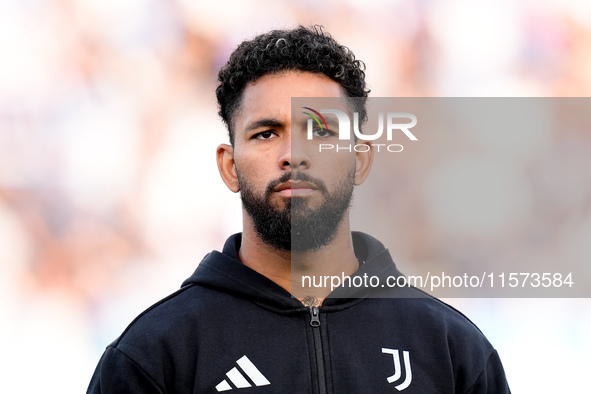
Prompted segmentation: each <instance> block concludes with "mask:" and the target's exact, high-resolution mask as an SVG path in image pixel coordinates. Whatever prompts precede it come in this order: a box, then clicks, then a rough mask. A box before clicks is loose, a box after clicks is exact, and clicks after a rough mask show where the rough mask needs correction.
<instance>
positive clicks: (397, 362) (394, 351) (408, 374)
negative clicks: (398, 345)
mask: <svg viewBox="0 0 591 394" xmlns="http://www.w3.org/2000/svg"><path fill="white" fill-rule="evenodd" d="M382 353H386V354H391V355H392V357H393V358H394V375H392V376H390V377H388V383H394V382H396V381H398V380H400V378H401V377H402V369H401V368H400V354H399V351H398V349H388V348H385V347H383V348H382ZM402 357H403V358H404V370H405V371H406V377H405V379H404V382H402V383H400V384H399V385H397V386H394V388H395V389H396V390H398V391H402V390H404V389H405V388H407V387H408V386H410V382H412V370H411V369H410V354H409V353H408V350H403V351H402Z"/></svg>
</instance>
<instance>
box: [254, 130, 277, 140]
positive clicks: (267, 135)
mask: <svg viewBox="0 0 591 394" xmlns="http://www.w3.org/2000/svg"><path fill="white" fill-rule="evenodd" d="M274 135H275V133H273V132H272V131H271V130H267V131H262V132H260V133H258V134H256V135H255V138H256V139H259V140H268V139H271V138H273V136H274Z"/></svg>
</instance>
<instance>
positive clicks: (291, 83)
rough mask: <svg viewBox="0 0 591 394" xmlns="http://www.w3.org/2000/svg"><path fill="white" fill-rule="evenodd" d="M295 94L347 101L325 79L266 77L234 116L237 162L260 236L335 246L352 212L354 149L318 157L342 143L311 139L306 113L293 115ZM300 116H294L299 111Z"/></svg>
mask: <svg viewBox="0 0 591 394" xmlns="http://www.w3.org/2000/svg"><path fill="white" fill-rule="evenodd" d="M292 97H344V95H343V91H342V88H341V87H340V85H339V84H338V83H336V82H334V81H332V80H331V79H330V78H328V77H326V76H324V75H322V74H313V73H307V72H285V73H281V74H273V75H266V76H263V77H261V78H259V79H258V80H257V81H255V82H254V83H250V84H248V85H247V87H246V88H245V90H244V93H243V98H242V103H241V106H240V108H239V109H238V111H237V112H236V115H235V117H234V119H233V124H234V133H235V134H234V150H233V158H234V165H235V171H236V176H237V180H238V187H239V189H240V192H241V198H242V201H243V205H244V208H245V210H246V212H247V213H248V215H249V217H250V219H251V220H252V222H253V224H254V227H255V229H256V231H257V233H258V235H259V237H260V238H261V239H262V240H263V241H264V242H265V243H267V244H269V245H271V246H273V247H275V248H277V249H280V250H293V251H301V250H314V249H318V248H320V247H322V246H324V245H326V244H327V243H329V242H330V241H331V240H332V239H333V237H334V235H335V234H336V231H337V228H338V226H339V224H340V223H341V221H342V219H343V216H344V215H345V213H346V212H347V209H348V207H349V204H350V201H351V196H352V192H353V185H354V182H355V176H356V158H355V153H354V152H351V153H349V152H346V151H340V152H338V153H333V152H326V151H324V152H319V149H318V144H319V143H333V144H336V143H338V137H337V136H336V135H331V134H330V133H326V132H323V133H322V132H321V133H317V134H316V135H315V137H314V139H313V140H307V139H306V132H307V120H308V117H307V116H306V115H304V114H301V116H300V115H299V114H298V115H297V116H294V119H292V117H291V98H292ZM294 115H295V114H294Z"/></svg>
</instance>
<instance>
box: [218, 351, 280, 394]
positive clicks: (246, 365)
mask: <svg viewBox="0 0 591 394" xmlns="http://www.w3.org/2000/svg"><path fill="white" fill-rule="evenodd" d="M236 364H238V366H239V367H240V369H242V372H244V374H245V375H246V376H248V378H249V379H250V382H249V381H248V380H247V379H246V378H245V377H244V375H243V374H242V373H241V372H240V370H239V369H238V368H236V367H234V368H232V369H231V370H229V371H228V372H227V373H226V376H227V377H228V379H229V380H230V382H232V384H233V385H234V386H235V387H236V388H237V389H243V388H247V387H252V384H251V382H252V383H253V384H254V385H255V386H257V387H258V386H267V385H269V384H271V383H270V382H269V381H268V380H267V378H266V377H265V375H263V374H262V373H261V371H259V369H258V368H257V367H256V366H255V365H254V364H253V363H252V361H250V360H249V358H248V357H246V356H242V357H240V358H239V359H238V360H237V361H236ZM215 389H216V390H217V391H218V392H220V391H228V390H232V389H233V387H232V386H231V385H230V383H228V380H226V379H224V380H222V381H221V382H220V383H219V384H218V385H217V386H215Z"/></svg>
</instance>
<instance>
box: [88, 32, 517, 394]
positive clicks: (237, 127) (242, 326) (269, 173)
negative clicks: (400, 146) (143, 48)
mask: <svg viewBox="0 0 591 394" xmlns="http://www.w3.org/2000/svg"><path fill="white" fill-rule="evenodd" d="M364 77H365V75H364V72H363V71H362V63H361V62H359V61H357V60H355V57H354V55H353V54H352V53H351V52H350V51H349V50H348V49H347V48H345V47H343V46H340V45H339V44H337V43H336V42H335V41H334V40H333V39H332V38H331V37H330V36H328V35H327V34H324V33H323V32H322V31H321V30H319V29H316V28H315V29H311V30H309V29H306V28H303V27H300V28H297V29H295V30H290V31H272V32H270V33H268V34H264V35H261V36H258V37H256V38H255V39H253V40H252V41H246V42H243V43H242V44H241V45H240V46H239V47H238V48H237V49H236V51H235V52H234V53H233V54H232V56H231V57H230V60H229V61H228V64H227V65H226V66H225V67H224V68H223V69H222V70H221V71H220V74H219V81H220V85H219V87H218V89H217V97H218V101H219V104H220V115H221V116H222V118H223V120H224V121H225V123H226V124H227V127H228V131H229V135H230V143H231V144H230V145H221V146H220V147H218V150H217V161H218V167H219V170H220V174H221V176H222V179H223V180H224V182H225V183H226V185H227V186H228V187H229V188H230V190H232V191H233V192H240V193H241V198H242V203H243V232H242V233H241V234H236V235H234V236H232V237H230V238H229V239H228V240H227V241H226V244H225V246H224V248H223V251H222V252H217V251H213V252H211V253H210V254H208V255H207V256H206V257H205V258H204V259H203V261H202V262H201V263H200V264H199V266H198V268H197V270H196V271H195V273H194V274H193V275H192V276H191V277H190V278H189V279H187V280H186V281H185V282H184V283H183V286H182V287H181V289H180V290H179V291H177V292H176V293H174V294H172V295H171V296H169V297H168V298H166V299H164V300H162V301H160V302H159V303H157V304H156V305H154V306H152V307H151V308H149V309H148V310H147V311H145V312H144V313H142V314H141V315H140V316H139V317H138V318H136V319H135V321H134V322H133V323H132V324H131V325H130V326H129V327H128V328H127V329H126V330H125V332H124V333H123V334H122V335H121V336H120V337H119V338H118V339H117V340H116V341H115V342H114V343H112V344H111V345H110V346H109V347H108V348H107V350H106V351H105V353H104V355H103V357H102V358H101V361H100V362H99V365H98V367H97V369H96V371H95V374H94V376H93V378H92V381H91V383H90V387H89V390H88V391H89V392H90V393H132V392H133V393H135V392H137V393H216V392H223V391H240V392H245V393H247V392H253V393H254V392H261V393H263V392H266V393H390V392H398V391H403V390H405V392H407V393H507V392H509V389H508V387H507V382H506V379H505V375H504V372H503V368H502V366H501V363H500V360H499V358H498V356H497V353H496V351H495V350H494V348H493V347H492V346H491V345H490V344H489V342H488V341H487V340H486V338H485V337H484V336H483V335H482V334H481V333H480V331H479V330H478V329H477V328H476V327H475V326H474V325H473V324H472V323H471V322H470V321H469V320H468V319H467V318H466V317H464V316H463V315H462V314H460V313H459V312H457V311H455V310H454V309H452V308H451V307H449V306H447V305H445V304H443V303H442V302H440V301H438V300H436V299H434V298H431V297H428V296H426V295H425V294H423V293H421V292H420V291H418V290H416V289H414V288H396V289H391V288H388V289H385V290H383V289H382V288H380V291H379V292H373V291H371V290H372V289H367V288H365V289H363V288H362V289H353V288H345V287H341V288H338V289H336V290H334V292H332V293H331V291H330V289H328V288H321V289H320V290H318V289H315V290H316V293H315V294H312V293H310V294H306V293H305V291H308V290H309V289H305V288H303V287H302V286H301V282H300V281H299V280H294V277H297V278H299V277H300V276H301V275H310V274H311V275H314V274H317V273H318V272H322V274H323V275H327V274H328V275H339V276H340V275H344V276H347V277H352V278H355V277H358V276H362V275H373V276H376V277H378V278H379V280H384V278H386V277H387V276H399V275H401V274H400V273H399V272H398V271H397V270H396V268H395V266H394V263H393V262H392V259H391V257H390V255H389V253H388V251H387V250H386V249H385V248H384V246H383V245H382V244H381V243H380V242H379V241H377V240H375V239H373V238H372V237H370V236H368V235H365V234H361V233H352V232H351V231H350V229H349V205H350V201H351V196H352V192H353V188H354V185H359V184H361V183H362V182H363V181H364V180H365V178H366V177H367V176H368V174H369V171H370V168H371V164H372V157H373V152H372V151H371V149H369V148H368V149H359V150H360V152H339V153H331V154H322V152H318V149H317V148H318V144H319V143H322V142H325V141H330V140H331V139H334V138H337V137H336V136H335V133H334V131H332V129H333V128H332V126H331V127H328V124H325V127H319V128H317V129H314V131H313V133H312V134H313V135H312V137H313V138H311V139H308V138H306V136H307V132H308V131H307V125H308V116H307V115H306V114H303V113H302V114H300V113H298V114H294V116H293V117H292V112H291V98H292V97H328V98H333V99H334V100H336V101H337V102H339V99H342V100H341V101H340V102H344V103H348V104H345V106H347V105H348V106H349V109H348V110H351V109H353V110H355V111H356V112H358V113H359V114H360V117H361V118H363V117H364V115H365V108H364V104H365V99H364V98H365V97H367V94H368V90H367V89H366V86H365V81H364ZM349 97H360V98H361V99H355V100H349V99H348V98H349ZM324 153H326V152H324ZM296 287H297V288H296ZM310 291H311V290H310ZM296 293H297V296H296V297H292V294H296Z"/></svg>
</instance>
